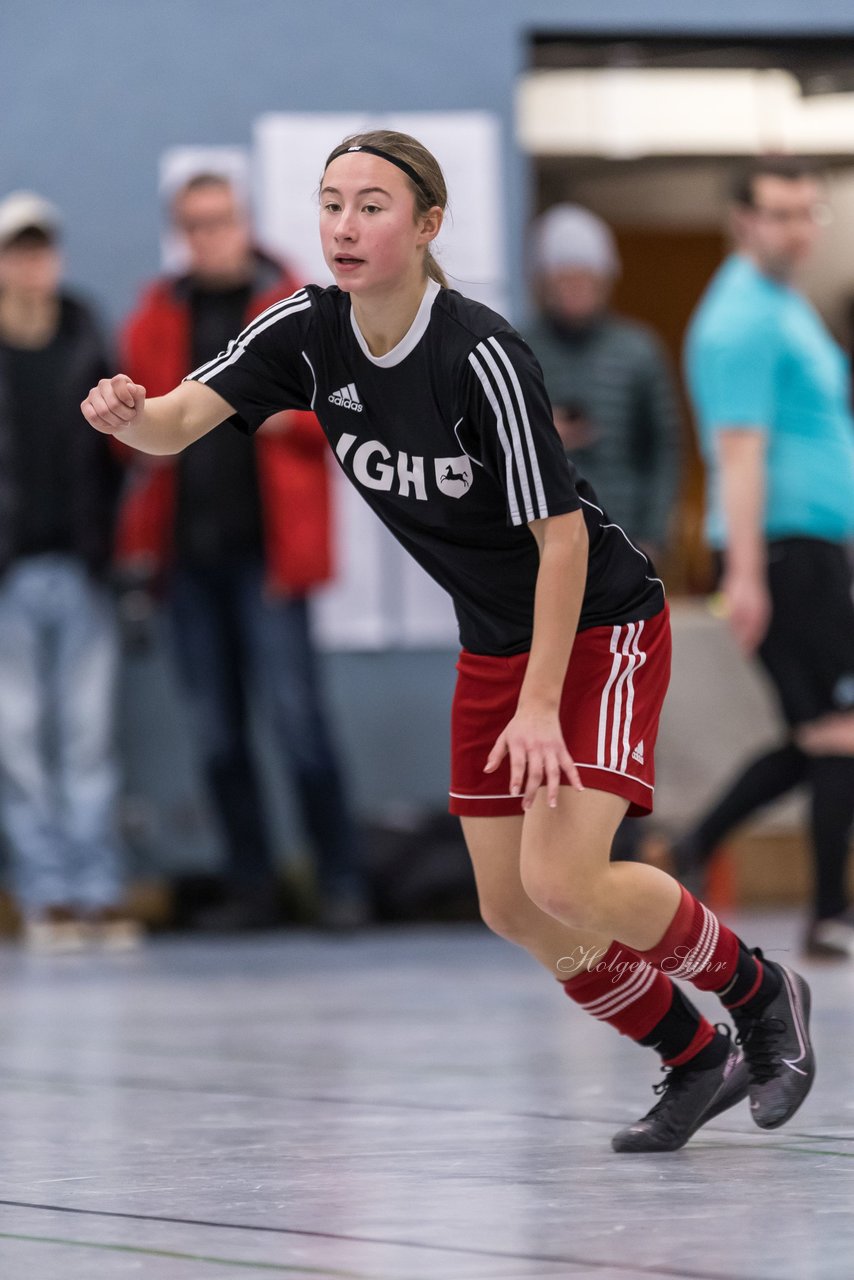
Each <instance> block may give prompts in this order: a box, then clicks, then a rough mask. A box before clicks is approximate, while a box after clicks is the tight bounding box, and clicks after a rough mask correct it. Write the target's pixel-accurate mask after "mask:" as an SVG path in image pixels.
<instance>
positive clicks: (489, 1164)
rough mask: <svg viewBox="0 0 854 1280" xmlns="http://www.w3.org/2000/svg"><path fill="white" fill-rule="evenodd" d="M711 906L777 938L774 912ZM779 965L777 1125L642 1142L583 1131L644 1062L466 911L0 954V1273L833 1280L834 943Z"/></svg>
mask: <svg viewBox="0 0 854 1280" xmlns="http://www.w3.org/2000/svg"><path fill="white" fill-rule="evenodd" d="M735 919H736V924H737V926H738V927H739V928H740V929H741V931H742V932H743V933H744V934H745V935H746V936H747V938H748V940H749V941H750V942H751V943H757V942H758V943H759V944H760V945H764V946H765V947H767V949H768V950H769V952H771V953H772V954H774V955H777V956H779V957H780V958H781V959H783V960H785V959H786V957H787V954H788V957H789V959H790V960H792V959H794V958H795V956H796V955H797V937H798V922H797V919H796V917H795V916H793V915H786V916H771V915H766V916H756V917H750V918H746V917H744V916H738V917H736V918H735ZM803 968H804V972H807V973H808V974H809V977H810V979H811V980H812V983H813V990H814V1002H815V1017H814V1027H815V1038H816V1041H817V1047H818V1052H819V1076H818V1079H817V1082H816V1085H815V1088H814V1090H813V1093H812V1095H811V1097H810V1098H809V1099H808V1101H807V1102H806V1104H805V1105H804V1107H803V1108H802V1110H801V1112H800V1113H799V1115H798V1116H797V1117H796V1118H795V1120H794V1121H793V1122H792V1123H791V1125H790V1126H789V1127H788V1128H786V1129H783V1130H780V1131H779V1132H778V1133H774V1134H768V1133H762V1132H761V1131H759V1130H758V1129H755V1128H754V1127H753V1126H752V1124H751V1121H750V1118H749V1115H748V1110H747V1105H746V1103H744V1104H742V1105H741V1106H740V1107H739V1108H737V1109H736V1110H735V1111H731V1112H729V1113H728V1114H727V1115H725V1116H723V1117H721V1118H720V1119H719V1120H718V1121H717V1122H714V1123H713V1124H711V1125H709V1126H708V1128H707V1129H704V1130H702V1131H701V1132H700V1133H699V1134H698V1135H697V1136H696V1137H695V1138H694V1139H693V1141H692V1142H691V1143H690V1144H689V1146H688V1147H686V1148H685V1149H684V1150H683V1151H681V1152H679V1153H676V1154H673V1155H663V1156H655V1157H649V1156H616V1155H614V1154H612V1152H611V1150H610V1148H609V1138H610V1135H611V1133H612V1131H613V1130H614V1129H615V1128H617V1127H619V1126H620V1125H622V1124H623V1123H625V1122H626V1121H628V1120H631V1119H632V1118H634V1117H635V1116H637V1115H639V1114H640V1113H641V1112H643V1111H645V1110H646V1109H647V1107H648V1106H649V1105H650V1104H651V1103H652V1102H653V1101H654V1098H653V1094H652V1092H651V1089H650V1086H651V1084H652V1083H653V1081H654V1080H655V1078H656V1077H657V1071H656V1067H655V1062H654V1060H653V1058H652V1055H651V1054H649V1053H647V1052H645V1051H642V1050H639V1049H638V1048H636V1047H635V1046H634V1045H632V1044H631V1043H629V1042H628V1041H626V1040H624V1039H622V1038H620V1037H618V1036H617V1035H616V1034H615V1033H613V1032H611V1031H610V1030H609V1029H607V1028H604V1027H602V1026H600V1025H598V1024H595V1023H593V1022H592V1021H591V1020H589V1019H586V1018H585V1017H584V1016H583V1015H582V1014H580V1013H579V1012H578V1011H577V1010H576V1009H575V1008H574V1007H573V1006H571V1005H570V1003H569V1001H568V1000H567V999H566V997H565V996H564V995H563V992H562V991H561V990H560V988H559V987H558V985H557V983H556V982H553V981H551V980H550V979H549V977H548V975H546V974H545V973H544V972H541V971H540V970H539V969H538V968H537V967H536V966H535V965H534V963H533V962H532V961H530V960H529V959H528V958H527V957H526V956H525V955H523V953H521V952H520V951H517V950H516V949H514V948H513V947H511V946H510V945H509V944H506V943H502V942H500V941H499V940H498V939H495V938H493V937H491V936H490V935H488V934H487V933H486V931H485V930H483V929H481V928H479V927H477V926H463V927H456V926H453V927H436V928H425V929H418V930H404V931H401V930H381V931H377V932H372V933H367V934H364V935H362V936H360V937H357V938H355V939H350V940H347V941H344V940H340V939H335V938H322V937H320V936H317V935H313V934H310V933H295V934H292V935H289V936H288V935H276V936H274V935H269V936H259V937H258V938H256V939H253V940H251V941H243V940H239V941H237V940H235V941H224V940H223V941H220V942H215V941H204V942H198V941H184V940H165V941H158V942H153V943H150V944H149V945H148V946H147V947H146V948H145V949H144V950H143V951H141V952H139V953H137V954H133V955H124V956H120V955H114V956H109V955H103V954H91V955H78V956H71V957H59V956H27V955H23V954H21V953H20V952H18V951H16V950H15V949H13V948H12V947H5V948H3V949H2V951H0V971H2V984H0V1108H2V1114H0V1276H2V1278H3V1280H122V1278H123V1277H126V1276H127V1277H136V1276H141V1277H145V1278H146V1280H149V1278H150V1280H205V1278H207V1277H210V1280H231V1278H233V1280H239V1278H240V1277H249V1276H252V1275H258V1276H262V1275H269V1276H271V1277H273V1276H283V1277H300V1276H305V1277H315V1278H317V1277H327V1276H328V1277H348V1278H353V1280H355V1278H358V1280H428V1278H429V1280H433V1278H434V1277H442V1280H487V1278H488V1280H493V1278H494V1280H523V1278H524V1280H533V1278H534V1277H542V1278H543V1280H545V1278H546V1277H550V1278H551V1277H568V1278H577V1277H590V1278H591V1280H618V1277H619V1278H620V1280H641V1278H647V1280H648V1278H651V1277H686V1278H687V1277H691V1278H692V1280H695V1278H696V1280H699V1278H700V1277H702V1278H703V1280H831V1278H833V1280H837V1278H838V1280H851V1277H852V1276H854V964H852V965H850V966H846V965H843V966H818V965H816V964H813V965H811V966H803ZM701 1003H702V1004H703V1007H704V1008H707V1009H709V1010H711V1011H713V1012H714V1011H715V1010H716V1006H715V1003H714V1001H710V1000H709V999H708V998H704V999H703V1000H702V1002H701Z"/></svg>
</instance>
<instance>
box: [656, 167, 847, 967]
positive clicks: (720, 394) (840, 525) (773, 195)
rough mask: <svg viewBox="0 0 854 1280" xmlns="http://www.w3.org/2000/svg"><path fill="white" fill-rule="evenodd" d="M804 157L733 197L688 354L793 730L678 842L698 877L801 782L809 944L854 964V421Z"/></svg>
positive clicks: (734, 567)
mask: <svg viewBox="0 0 854 1280" xmlns="http://www.w3.org/2000/svg"><path fill="white" fill-rule="evenodd" d="M822 196H823V193H822V188H821V184H820V183H819V181H818V180H817V178H816V176H815V175H814V174H813V172H812V171H811V170H810V169H809V168H808V167H807V166H806V165H805V164H803V163H801V162H799V161H797V160H795V159H793V158H772V159H767V160H760V161H757V162H755V163H754V164H753V165H752V166H751V167H750V168H749V169H748V170H747V171H746V172H745V173H743V174H742V175H740V177H739V179H738V182H737V185H736V188H735V191H734V210H733V228H734V235H735V244H736V252H735V253H734V254H733V255H732V256H731V257H730V258H728V259H727V261H726V262H725V263H724V264H723V266H722V267H721V268H720V270H719V271H718V273H717V274H716V276H715V277H714V279H713V280H712V282H711V284H710V285H709V288H708V289H707V291H706V293H705V295H704V297H703V299H702V301H701V303H700V305H699V308H698V310H697V312H696V313H695V315H694V318H693V320H692V322H691V326H690V329H689V333H688V339H687V348H686V358H687V373H688V378H689V382H690V389H691V394H692V397H693V400H694V404H695V407H696V414H697V421H698V424H699V428H700V434H701V443H702V446H703V452H704V455H705V459H706V464H707V472H708V475H707V484H708V501H707V520H706V528H707V534H708V538H709V541H710V542H711V544H712V546H713V547H715V548H716V549H717V550H718V551H719V553H720V557H721V564H722V580H721V588H722V591H723V595H724V600H725V602H726V606H727V611H728V617H729V623H730V626H731V629H732V631H733V633H734V635H735V637H736V639H737V641H738V642H739V644H740V645H741V647H742V649H743V650H744V652H745V653H754V652H755V653H756V654H757V656H758V657H759V659H760V661H761V662H762V665H763V666H764V668H765V670H766V672H767V674H768V676H769V677H770V679H771V682H772V684H773V686H774V688H775V691H776V693H777V695H778V698H779V701H780V705H781V708H782V711H783V715H784V717H785V719H786V722H787V724H788V726H789V734H788V737H787V739H786V741H785V742H783V743H782V744H781V745H780V746H779V747H777V748H775V749H774V750H772V751H770V752H768V753H766V754H765V755H763V756H761V757H760V758H759V759H757V760H754V761H753V762H752V763H751V764H750V765H749V767H748V768H747V770H746V771H745V772H744V773H743V774H742V776H741V777H740V778H738V779H736V781H735V782H734V783H733V785H732V786H731V787H730V788H729V789H728V791H727V792H726V793H725V794H724V795H723V796H722V797H721V798H720V800H719V801H718V802H717V803H716V804H715V805H714V806H713V808H712V809H711V810H710V811H709V812H708V813H707V814H706V815H705V816H704V817H703V819H702V821H701V822H700V823H698V824H697V826H696V827H695V828H694V829H693V830H692V831H690V832H688V833H687V834H686V835H685V836H684V837H683V839H681V840H680V841H679V842H678V843H677V845H676V848H675V851H674V852H675V858H676V870H677V873H680V872H681V873H682V875H683V876H684V875H686V874H689V873H690V872H691V871H692V870H693V869H696V868H697V867H698V866H702V864H703V863H704V862H705V861H706V860H707V859H708V858H709V856H710V855H711V853H712V852H713V851H714V849H715V847H716V846H717V845H718V844H719V843H720V841H721V840H722V838H723V837H724V835H725V834H726V833H727V832H728V831H729V830H731V829H732V828H733V827H735V826H736V825H737V824H738V823H740V822H742V821H743V820H744V819H745V818H746V817H747V816H748V815H749V814H750V813H752V812H753V811H754V810H755V809H757V808H759V807H760V806H761V805H764V804H767V803H768V802H769V801H771V800H773V799H775V798H776V797H777V796H779V795H781V794H782V793H784V792H785V791H788V790H789V789H790V788H792V787H794V786H796V785H797V784H798V783H801V782H803V783H806V784H807V785H808V787H809V791H810V801H811V814H810V831H811V836H812V845H813V853H814V860H815V900H814V909H813V919H812V921H811V923H810V926H809V929H808V932H807V936H806V949H807V951H808V952H809V953H811V954H815V955H820V956H828V957H832V956H854V915H852V913H851V911H850V909H849V908H848V896H847V892H846V864H847V858H848V841H849V837H850V834H851V827H852V820H854V605H852V598H851V585H852V584H851V569H850V562H849V559H848V555H847V548H846V543H847V541H848V540H849V539H850V538H851V536H852V534H854V420H852V416H851V411H850V407H849V381H850V373H849V368H848V361H847V359H846V358H845V356H844V354H843V352H842V350H841V349H840V348H839V346H838V345H837V344H836V342H835V341H834V340H833V338H832V337H831V335H830V334H829V333H828V331H827V329H826V328H825V325H824V323H823V322H822V320H821V319H820V317H819V316H818V314H817V313H816V311H815V310H814V309H813V308H812V306H810V304H809V303H808V302H807V300H806V299H805V298H804V297H803V295H802V294H801V293H800V292H799V291H798V290H797V289H796V288H795V286H794V284H793V283H792V282H793V279H794V278H795V276H796V272H797V269H798V267H799V266H800V265H801V263H802V262H803V261H804V260H805V259H806V258H807V257H808V255H809V253H810V252H811V250H812V248H813V245H814V243H815V240H816V237H817V234H818V232H819V229H820V226H821V224H822V222H823V221H824V220H825V217H826V214H827V210H826V208H825V206H824V205H823V204H822Z"/></svg>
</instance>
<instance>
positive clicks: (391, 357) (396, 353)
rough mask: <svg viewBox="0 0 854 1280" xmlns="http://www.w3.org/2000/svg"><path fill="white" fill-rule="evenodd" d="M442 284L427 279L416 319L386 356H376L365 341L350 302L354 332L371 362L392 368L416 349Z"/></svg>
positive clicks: (381, 367) (425, 329)
mask: <svg viewBox="0 0 854 1280" xmlns="http://www.w3.org/2000/svg"><path fill="white" fill-rule="evenodd" d="M440 288H441V285H440V284H438V283H437V282H436V281H435V280H428V281H427V288H426V289H425V290H424V297H423V298H422V299H421V305H420V306H419V308H418V310H417V312H416V313H415V319H414V320H413V321H412V324H411V325H410V326H409V328H408V330H407V331H406V333H405V334H404V335H403V337H402V338H401V340H400V342H398V344H397V346H394V347H392V349H391V351H387V352H386V353H385V355H384V356H375V355H373V354H372V353H371V349H370V347H369V346H368V344H367V342H366V341H365V336H364V334H363V333H362V330H361V329H360V328H359V326H358V324H357V322H356V313H355V312H354V310H353V304H352V302H351V303H350V323H351V325H352V326H353V332H354V333H355V335H356V341H357V342H358V344H359V346H360V347H361V348H362V353H363V354H364V355H365V356H367V358H368V360H370V362H371V364H375V365H376V366H377V368H379V369H391V368H393V367H394V365H396V364H400V362H401V361H402V360H405V359H406V357H407V356H408V355H409V354H410V352H412V351H414V350H415V348H416V347H417V346H418V343H419V342H420V341H421V339H422V338H423V337H424V334H425V333H426V332H427V326H428V324H429V323H430V313H431V311H432V310H433V303H434V302H435V300H436V294H437V293H438V292H439V290H440Z"/></svg>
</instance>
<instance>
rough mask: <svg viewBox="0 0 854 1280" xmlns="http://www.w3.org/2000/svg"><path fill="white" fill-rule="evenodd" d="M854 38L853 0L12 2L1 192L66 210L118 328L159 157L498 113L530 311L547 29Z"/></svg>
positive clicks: (74, 265) (80, 258)
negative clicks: (275, 128) (532, 54)
mask: <svg viewBox="0 0 854 1280" xmlns="http://www.w3.org/2000/svg"><path fill="white" fill-rule="evenodd" d="M538 28H539V29H544V28H549V29H558V30H561V29H566V30H577V31H582V30H592V31H607V32H615V33H619V32H620V31H621V30H629V31H638V30H649V31H651V32H654V31H660V30H671V31H672V30H681V31H692V30H693V31H706V30H708V31H728V32H733V33H736V32H739V31H744V32H747V31H749V32H752V33H762V32H764V31H767V32H769V33H771V32H775V31H778V32H779V31H787V32H796V31H798V30H802V31H804V32H807V31H808V32H809V33H810V34H813V35H816V34H819V33H820V32H821V31H822V30H852V31H854V12H852V8H851V4H850V0H814V3H813V4H812V5H810V6H809V9H808V10H807V8H806V7H805V6H804V5H803V3H802V2H801V0H751V3H750V4H749V5H745V4H744V3H743V0H691V2H690V3H689V2H688V0H681V2H680V3H674V0H647V2H646V3H645V4H644V5H639V4H638V3H637V0H598V2H597V3H592V2H590V0H586V2H584V3H580V2H578V0H576V2H575V3H573V2H571V0H430V3H429V4H416V3H414V2H413V0H409V2H408V3H406V2H404V3H400V0H359V3H353V0H243V3H240V2H239V0H237V2H235V0H73V3H65V2H63V0H2V2H0V122H2V127H0V189H2V188H5V189H9V188H10V187H15V186H28V187H29V186H31V187H35V188H37V189H39V190H41V191H43V192H44V193H45V194H47V195H49V196H51V197H52V198H54V199H55V200H56V201H57V202H58V203H59V204H60V205H61V206H62V207H63V208H64V209H65V211H66V213H67V217H68V224H69V234H68V251H69V263H70V268H71V273H72V275H73V276H74V277H75V278H77V279H78V280H79V281H81V282H83V283H85V284H86V286H87V287H88V288H90V289H91V290H93V291H94V293H95V295H96V296H97V298H98V299H99V301H101V303H102V305H103V306H104V307H105V308H106V310H107V311H108V312H109V314H111V315H112V316H114V317H118V316H120V315H121V314H122V313H123V312H124V311H125V310H126V309H127V307H128V306H129V304H130V302H131V299H132V297H133V295H134V291H135V287H136V285H137V283H138V282H139V281H140V280H141V279H144V278H145V277H147V276H148V275H150V274H151V273H152V272H153V271H154V270H156V267H157V244H156V237H155V234H154V230H155V228H154V217H153V214H154V210H153V208H152V191H153V189H154V182H155V175H156V166H157V160H158V156H159V155H160V153H161V152H162V150H163V149H164V148H165V147H168V146H172V145H176V144H181V143H200V144H206V143H234V144H245V143H246V142H248V140H249V138H250V131H251V126H252V121H253V120H254V119H255V117H256V116H258V115H259V114H260V113H261V112H264V111H271V110H304V111H320V110H341V111H345V110H354V109H355V110H358V109H360V108H364V109H365V110H366V111H372V110H387V109H393V110H394V109H397V110H421V109H432V108H436V107H441V108H445V109H448V110H452V109H465V108H482V109H488V110H492V111H495V112H497V113H498V115H499V116H500V117H501V118H502V119H503V121H504V122H505V126H506V139H507V172H508V175H509V177H510V184H509V194H508V201H509V208H508V214H509V217H508V226H509V235H510V245H509V246H508V252H509V254H510V263H511V278H512V280H513V286H514V292H513V297H514V300H515V304H516V307H517V308H518V306H519V304H520V302H521V297H522V290H521V279H520V276H521V272H520V257H519V252H518V244H519V240H520V234H521V229H522V226H523V223H524V214H525V208H526V191H525V181H524V178H525V170H524V166H523V164H522V162H521V161H520V159H519V157H518V156H517V155H516V153H515V150H514V148H513V143H512V137H513V86H514V80H515V77H516V74H517V72H518V71H519V69H520V68H521V67H523V66H524V64H525V57H526V33H527V32H529V31H531V30H534V29H538Z"/></svg>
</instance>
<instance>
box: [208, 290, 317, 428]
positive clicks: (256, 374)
mask: <svg viewBox="0 0 854 1280" xmlns="http://www.w3.org/2000/svg"><path fill="white" fill-rule="evenodd" d="M311 308H312V299H311V295H310V294H309V293H308V291H307V290H305V289H300V290H298V292H297V293H295V294H293V295H292V296H291V297H290V298H285V299H284V300H283V301H281V302H276V303H274V304H273V306H271V307H268V308H267V310H266V311H262V312H261V314H260V315H259V316H257V317H256V318H255V319H254V320H253V321H252V322H251V323H250V324H248V325H247V326H246V328H245V329H244V330H243V332H242V333H241V334H240V335H239V336H238V337H237V338H233V339H232V341H231V342H229V344H228V346H227V347H226V349H225V351H222V352H220V354H219V355H218V356H216V357H215V358H214V359H213V360H209V361H207V363H206V364H203V365H200V366H199V368H198V369H194V370H193V372H192V373H190V374H188V376H187V377H186V378H185V379H184V381H185V382H201V383H203V384H204V385H205V386H207V387H212V388H213V390H214V391H216V392H217V393H218V394H219V395H221V396H222V398H223V400H225V401H227V403H228V404H230V405H231V407H232V409H233V410H234V417H233V418H232V419H230V421H231V422H233V424H234V425H235V426H236V427H238V428H239V429H240V430H242V431H245V432H247V433H251V432H253V431H256V430H257V428H258V427H260V426H261V424H262V422H266V420H267V419H268V418H269V417H270V416H271V414H274V413H278V412H279V411H280V410H282V409H310V408H311V407H312V405H311V402H312V400H313V397H314V390H313V374H312V371H311V365H310V363H309V362H308V360H307V358H306V356H305V355H304V354H303V351H304V346H305V333H306V329H307V325H308V317H309V316H310V314H311Z"/></svg>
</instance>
